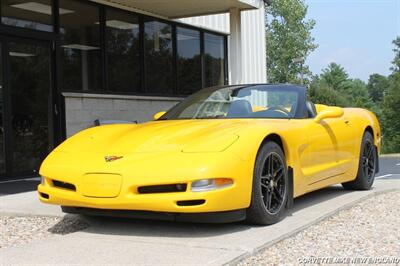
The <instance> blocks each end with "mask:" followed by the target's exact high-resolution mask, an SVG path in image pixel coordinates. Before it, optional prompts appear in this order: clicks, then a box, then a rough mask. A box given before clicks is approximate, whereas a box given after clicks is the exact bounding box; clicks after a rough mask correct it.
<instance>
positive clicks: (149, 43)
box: [144, 19, 173, 94]
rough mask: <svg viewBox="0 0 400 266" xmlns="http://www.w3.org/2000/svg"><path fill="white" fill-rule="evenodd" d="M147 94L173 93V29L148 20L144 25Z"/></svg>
mask: <svg viewBox="0 0 400 266" xmlns="http://www.w3.org/2000/svg"><path fill="white" fill-rule="evenodd" d="M144 42H145V43H144V48H145V49H144V56H145V74H146V92H148V93H153V94H168V93H172V92H173V55H172V27H171V25H169V24H166V23H163V22H159V21H156V20H152V19H147V20H146V21H145V23H144Z"/></svg>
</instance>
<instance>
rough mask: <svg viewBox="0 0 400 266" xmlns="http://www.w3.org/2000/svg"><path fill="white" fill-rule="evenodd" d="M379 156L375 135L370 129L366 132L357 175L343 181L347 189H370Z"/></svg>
mask: <svg viewBox="0 0 400 266" xmlns="http://www.w3.org/2000/svg"><path fill="white" fill-rule="evenodd" d="M377 158H378V156H377V154H376V148H375V145H374V137H373V136H372V134H371V133H369V132H368V131H367V132H365V133H364V136H363V139H362V142H361V149H360V160H359V163H358V171H357V177H356V179H354V180H353V181H350V182H346V183H342V186H343V187H344V188H345V189H350V190H369V189H371V187H372V184H373V183H374V179H375V172H376V167H377V162H376V160H377Z"/></svg>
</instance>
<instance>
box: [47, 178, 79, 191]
mask: <svg viewBox="0 0 400 266" xmlns="http://www.w3.org/2000/svg"><path fill="white" fill-rule="evenodd" d="M52 181H53V186H55V187H57V188H63V189H68V190H72V191H76V187H75V186H74V185H73V184H70V183H66V182H61V181H57V180H52Z"/></svg>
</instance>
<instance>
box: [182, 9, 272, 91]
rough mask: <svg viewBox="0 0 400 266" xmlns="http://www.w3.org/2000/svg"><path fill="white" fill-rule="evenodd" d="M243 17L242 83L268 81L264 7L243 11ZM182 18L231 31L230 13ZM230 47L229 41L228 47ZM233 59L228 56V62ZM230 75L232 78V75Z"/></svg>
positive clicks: (219, 29) (216, 29) (198, 24)
mask: <svg viewBox="0 0 400 266" xmlns="http://www.w3.org/2000/svg"><path fill="white" fill-rule="evenodd" d="M241 17H242V18H241V28H242V32H241V34H242V64H243V67H242V71H243V72H242V81H241V83H264V82H267V69H266V43H265V13H264V8H263V7H261V8H259V9H255V10H249V11H242V15H241ZM180 20H181V21H182V22H184V23H188V24H192V25H195V26H200V27H203V28H208V29H212V30H215V31H220V32H226V33H229V29H230V25H229V14H228V13H226V14H219V15H209V16H200V17H192V18H183V19H180ZM228 42H229V38H228ZM229 47H230V45H229V43H228V49H229ZM231 61H232V60H230V59H229V58H228V62H231ZM230 68H231V67H230ZM229 76H230V80H231V75H229Z"/></svg>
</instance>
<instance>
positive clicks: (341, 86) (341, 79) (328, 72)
mask: <svg viewBox="0 0 400 266" xmlns="http://www.w3.org/2000/svg"><path fill="white" fill-rule="evenodd" d="M348 79H349V74H347V72H346V71H345V70H344V68H343V67H342V66H341V65H339V64H336V63H330V64H329V65H328V67H327V68H325V69H323V70H322V74H321V81H322V82H324V83H326V84H327V85H328V86H330V87H331V88H332V89H334V90H337V91H344V90H346V89H347V88H348V87H349V84H348Z"/></svg>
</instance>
